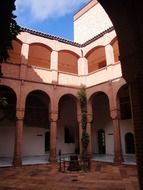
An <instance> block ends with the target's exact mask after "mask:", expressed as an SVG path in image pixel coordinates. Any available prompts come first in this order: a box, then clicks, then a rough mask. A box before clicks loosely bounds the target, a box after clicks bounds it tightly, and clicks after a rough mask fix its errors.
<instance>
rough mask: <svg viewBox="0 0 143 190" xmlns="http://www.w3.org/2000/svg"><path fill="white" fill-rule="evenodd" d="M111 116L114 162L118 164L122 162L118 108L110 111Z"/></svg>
mask: <svg viewBox="0 0 143 190" xmlns="http://www.w3.org/2000/svg"><path fill="white" fill-rule="evenodd" d="M111 118H112V122H113V133H114V162H115V163H117V164H120V163H122V162H123V156H122V145H121V135H120V119H119V110H118V109H114V110H112V111H111Z"/></svg>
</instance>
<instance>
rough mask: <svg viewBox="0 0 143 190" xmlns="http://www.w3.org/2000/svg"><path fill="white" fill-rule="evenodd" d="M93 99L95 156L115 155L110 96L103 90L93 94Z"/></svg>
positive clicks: (93, 148)
mask: <svg viewBox="0 0 143 190" xmlns="http://www.w3.org/2000/svg"><path fill="white" fill-rule="evenodd" d="M91 99H92V112H93V122H92V144H93V147H92V150H93V154H95V156H96V155H100V154H104V155H105V156H106V155H109V156H110V155H111V156H113V154H114V140H113V129H112V120H111V117H110V110H109V100H108V97H107V95H106V94H105V93H103V92H97V93H95V94H93V95H92V98H91Z"/></svg>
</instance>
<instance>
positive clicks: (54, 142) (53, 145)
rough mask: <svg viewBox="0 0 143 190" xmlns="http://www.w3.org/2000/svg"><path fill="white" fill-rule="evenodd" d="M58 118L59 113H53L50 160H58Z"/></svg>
mask: <svg viewBox="0 0 143 190" xmlns="http://www.w3.org/2000/svg"><path fill="white" fill-rule="evenodd" d="M57 119H58V114H51V125H50V161H51V162H56V161H57Z"/></svg>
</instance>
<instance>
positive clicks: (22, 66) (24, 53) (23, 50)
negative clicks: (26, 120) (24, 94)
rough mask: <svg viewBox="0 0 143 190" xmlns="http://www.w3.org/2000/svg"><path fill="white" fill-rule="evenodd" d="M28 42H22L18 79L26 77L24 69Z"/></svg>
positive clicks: (26, 62)
mask: <svg viewBox="0 0 143 190" xmlns="http://www.w3.org/2000/svg"><path fill="white" fill-rule="evenodd" d="M28 54H29V44H26V43H23V44H22V48H21V67H20V79H21V80H24V79H25V78H26V69H27V64H28Z"/></svg>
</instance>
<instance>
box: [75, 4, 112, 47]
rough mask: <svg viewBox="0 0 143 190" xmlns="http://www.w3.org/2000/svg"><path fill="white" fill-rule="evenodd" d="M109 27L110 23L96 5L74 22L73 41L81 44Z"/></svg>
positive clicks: (101, 9)
mask: <svg viewBox="0 0 143 190" xmlns="http://www.w3.org/2000/svg"><path fill="white" fill-rule="evenodd" d="M75 17H76V15H75ZM111 26H112V23H111V21H110V19H109V17H108V15H107V14H106V12H105V11H104V9H103V7H102V6H101V5H100V4H99V3H96V4H95V6H93V7H91V8H90V9H89V10H88V11H85V12H84V13H83V14H82V15H81V16H79V17H78V18H76V19H75V20H74V41H75V42H78V43H81V44H82V43H84V42H86V41H88V40H90V39H91V38H93V37H94V36H96V35H98V34H100V33H102V32H103V31H105V30H106V29H108V28H110V27H111Z"/></svg>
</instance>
